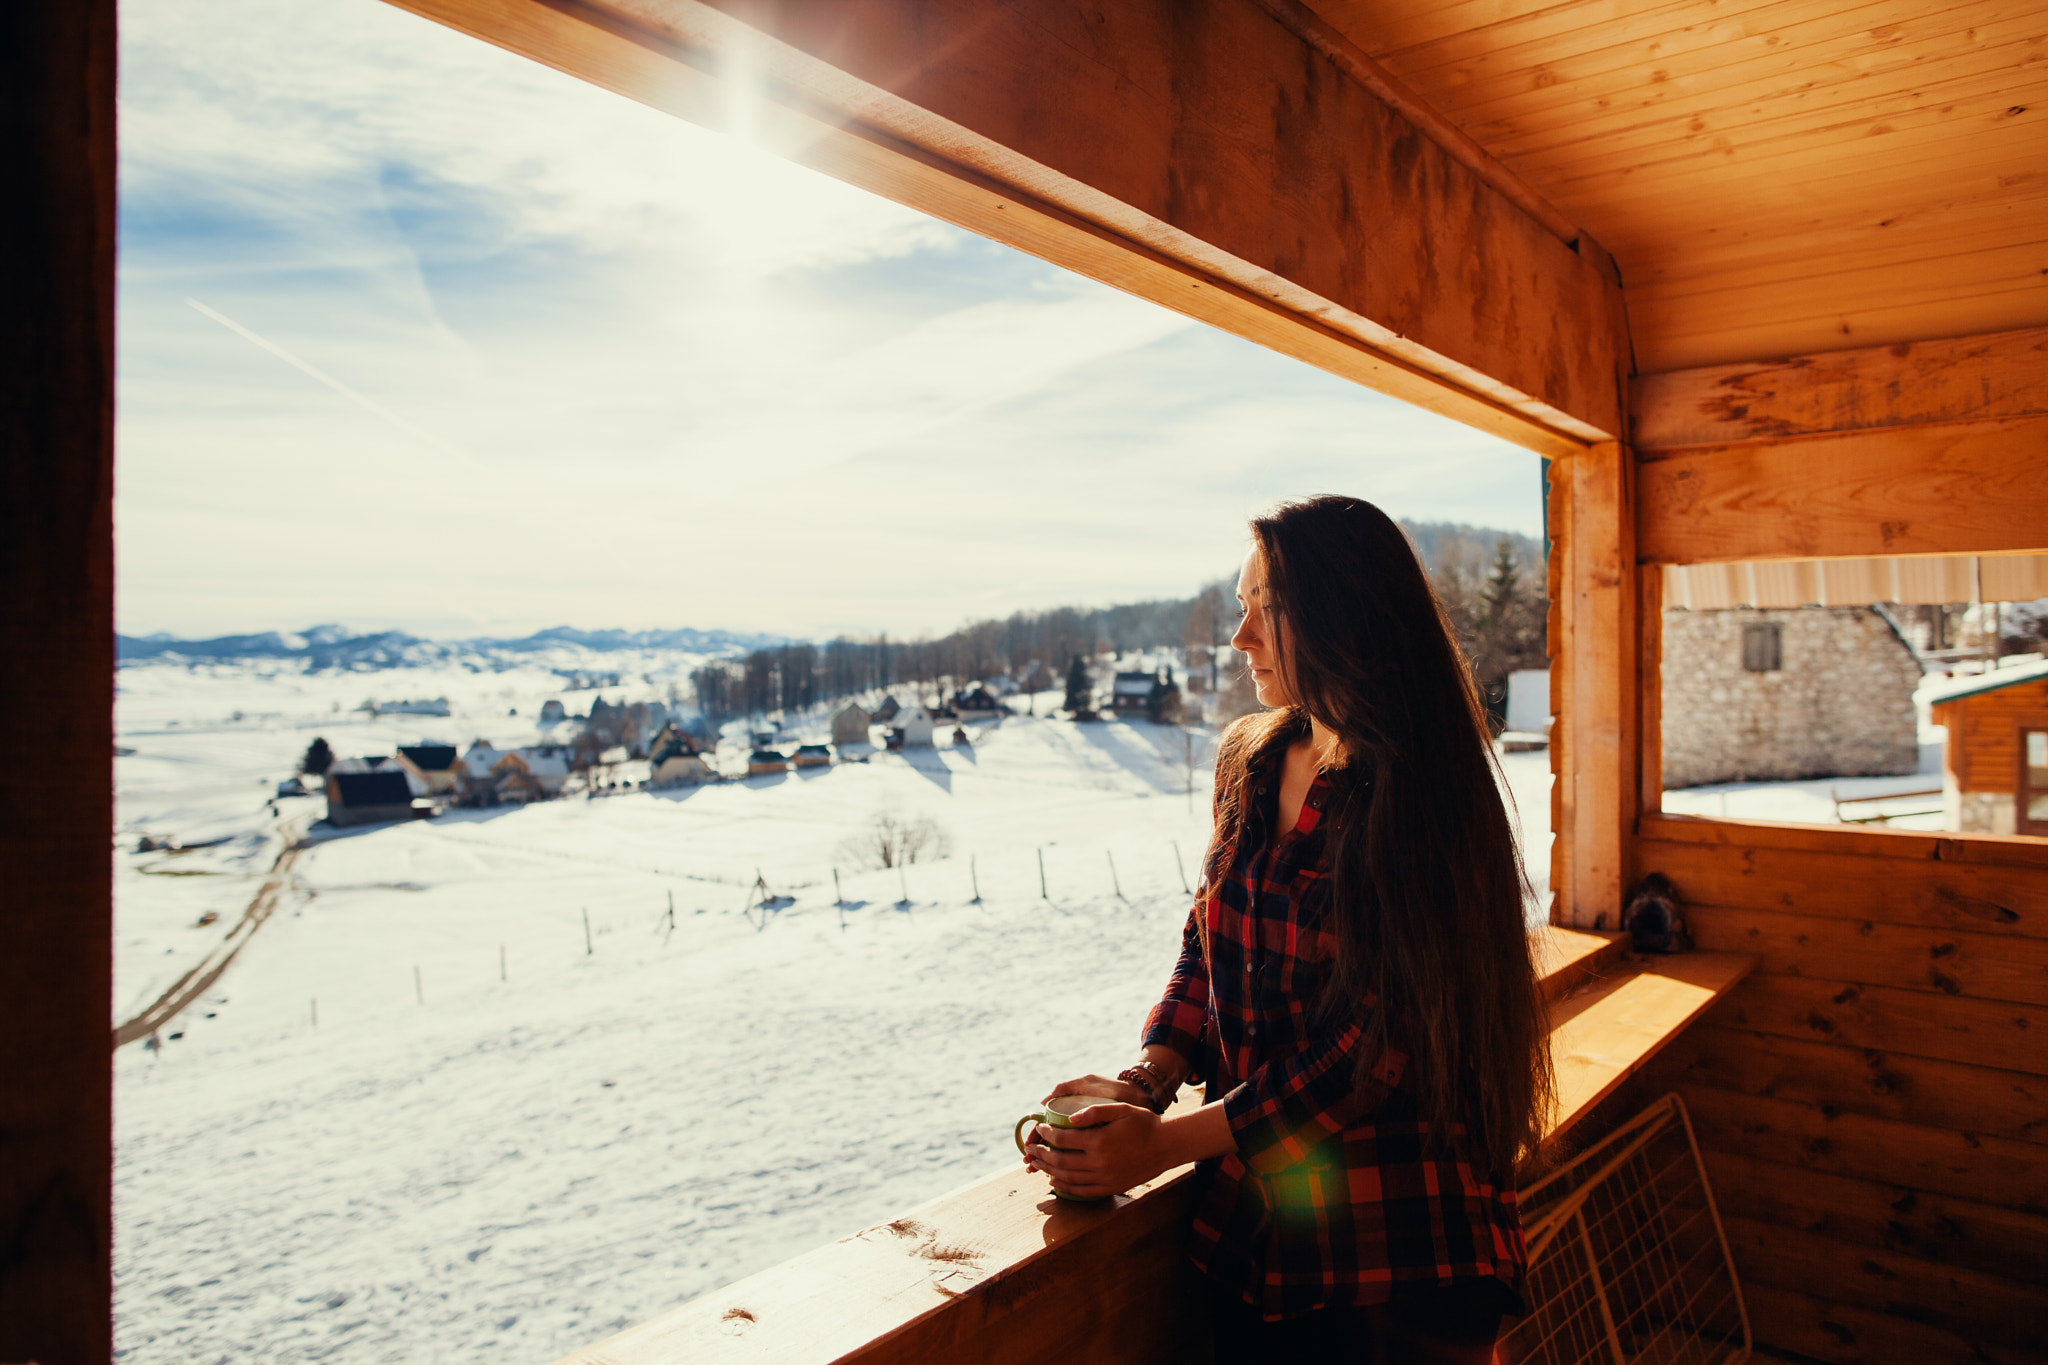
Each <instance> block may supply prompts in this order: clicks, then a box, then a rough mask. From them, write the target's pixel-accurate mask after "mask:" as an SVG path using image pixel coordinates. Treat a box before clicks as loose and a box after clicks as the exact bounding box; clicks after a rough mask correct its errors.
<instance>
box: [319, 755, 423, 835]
mask: <svg viewBox="0 0 2048 1365" xmlns="http://www.w3.org/2000/svg"><path fill="white" fill-rule="evenodd" d="M340 766H341V765H340V764H339V763H337V764H335V766H334V768H330V769H328V770H327V823H328V824H330V825H370V824H376V823H378V822H379V821H383V820H410V819H412V817H413V805H412V784H411V783H410V782H408V781H406V775H405V773H404V771H403V770H402V769H400V768H398V767H397V766H396V765H389V766H386V767H383V768H381V769H379V770H377V771H375V772H337V771H336V769H338V768H339V767H340Z"/></svg>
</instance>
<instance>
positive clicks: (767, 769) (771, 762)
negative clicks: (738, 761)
mask: <svg viewBox="0 0 2048 1365" xmlns="http://www.w3.org/2000/svg"><path fill="white" fill-rule="evenodd" d="M788 771H789V760H788V759H787V758H784V757H783V756H782V754H781V753H780V752H779V751H777V750H774V749H756V750H754V752H752V753H750V754H748V755H747V776H748V777H765V776H767V775H768V774H770V773H786V772H788Z"/></svg>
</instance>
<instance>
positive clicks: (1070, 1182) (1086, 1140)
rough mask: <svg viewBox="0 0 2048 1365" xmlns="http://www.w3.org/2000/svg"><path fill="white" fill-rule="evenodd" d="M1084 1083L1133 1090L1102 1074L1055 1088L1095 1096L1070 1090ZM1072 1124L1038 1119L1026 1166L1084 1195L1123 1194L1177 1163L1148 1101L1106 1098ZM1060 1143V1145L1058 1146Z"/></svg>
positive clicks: (1057, 1186)
mask: <svg viewBox="0 0 2048 1365" xmlns="http://www.w3.org/2000/svg"><path fill="white" fill-rule="evenodd" d="M1086 1082H1097V1083H1100V1084H1102V1085H1105V1086H1117V1087H1121V1088H1122V1089H1124V1090H1128V1091H1135V1090H1136V1089H1137V1087H1136V1086H1133V1085H1130V1084H1129V1083H1127V1082H1123V1081H1105V1080H1103V1078H1102V1077H1100V1076H1090V1077H1084V1078H1083V1080H1082V1081H1080V1082H1075V1081H1069V1082H1067V1083H1066V1084H1065V1085H1062V1086H1061V1087H1060V1088H1059V1090H1058V1091H1057V1092H1055V1093H1057V1094H1061V1095H1093V1094H1095V1093H1097V1092H1095V1091H1093V1090H1087V1089H1069V1088H1068V1087H1070V1086H1078V1085H1081V1084H1084V1083H1086ZM1073 1118H1074V1124H1075V1126H1074V1127H1072V1128H1049V1127H1047V1126H1046V1125H1045V1124H1042V1123H1041V1124H1038V1125H1036V1126H1035V1127H1033V1128H1032V1130H1031V1138H1030V1140H1029V1141H1027V1142H1026V1143H1025V1144H1024V1168H1025V1169H1026V1170H1031V1171H1044V1172H1045V1173H1046V1175H1047V1176H1048V1177H1049V1178H1050V1179H1051V1180H1052V1183H1053V1187H1054V1188H1055V1189H1058V1190H1060V1191H1062V1192H1064V1193H1066V1194H1071V1195H1077V1196H1079V1197H1080V1198H1083V1199H1099V1198H1101V1197H1102V1196H1104V1195H1110V1194H1121V1193H1123V1192H1124V1191H1125V1190H1128V1189H1130V1188H1131V1187H1132V1186H1133V1185H1142V1184H1144V1183H1145V1182H1146V1181H1148V1180H1150V1179H1151V1178H1152V1177H1153V1176H1155V1175H1158V1174H1159V1173H1160V1172H1161V1171H1163V1170H1165V1169H1166V1168H1167V1167H1169V1166H1175V1165H1178V1164H1179V1161H1178V1160H1176V1159H1175V1158H1174V1157H1173V1156H1172V1154H1171V1153H1170V1151H1169V1150H1168V1144H1167V1143H1165V1142H1163V1141H1162V1140H1161V1138H1162V1134H1163V1130H1164V1128H1165V1124H1164V1123H1163V1122H1162V1121H1161V1120H1160V1117H1159V1115H1157V1114H1155V1113H1153V1112H1152V1110H1151V1108H1150V1106H1149V1104H1147V1103H1145V1102H1143V1101H1140V1102H1139V1103H1137V1104H1129V1103H1119V1102H1116V1101H1114V1100H1111V1099H1108V1098H1105V1100H1104V1102H1103V1103H1101V1104H1092V1105H1090V1106H1088V1107H1087V1108H1086V1109H1083V1110H1081V1111H1080V1112H1079V1113H1077V1114H1075V1115H1074V1116H1073ZM1055 1143H1057V1144H1058V1146H1057V1147H1056V1146H1054V1144H1055Z"/></svg>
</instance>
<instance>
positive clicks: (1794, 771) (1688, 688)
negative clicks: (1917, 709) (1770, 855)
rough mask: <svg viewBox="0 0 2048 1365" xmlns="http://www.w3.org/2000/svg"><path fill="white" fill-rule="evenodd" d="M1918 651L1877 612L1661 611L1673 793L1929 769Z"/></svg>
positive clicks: (1667, 759)
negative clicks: (1924, 758)
mask: <svg viewBox="0 0 2048 1365" xmlns="http://www.w3.org/2000/svg"><path fill="white" fill-rule="evenodd" d="M1921 676H1922V670H1921V667H1920V661H1919V659H1918V658H1917V657H1916V656H1915V655H1914V653H1913V648H1912V646H1911V645H1909V644H1907V643H1906V640H1905V638H1904V637H1903V636H1901V635H1900V634H1899V633H1898V631H1897V630H1895V629H1894V628H1893V626H1892V624H1891V622H1890V621H1889V620H1887V619H1886V618H1885V617H1884V616H1883V615H1881V614H1880V613H1878V612H1877V611H1874V610H1872V609H1871V608H1869V607H1791V608H1781V609H1765V610H1758V609H1751V608H1731V609H1727V610H1715V611H1685V610H1681V609H1674V610H1671V611H1667V612H1665V613H1664V665H1663V697H1664V705H1663V712H1662V715H1663V721H1662V723H1663V730H1664V785H1665V786H1666V787H1669V788H1677V787H1698V786H1705V785H1707V784H1709V783H1715V782H1771V781H1795V780H1798V779H1801V778H1809V777H1876V776H1881V775H1889V774H1898V773H1910V772H1914V771H1916V770H1917V769H1918V768H1919V766H1920V741H1919V727H1918V723H1917V721H1916V720H1915V718H1914V712H1913V690H1914V689H1915V688H1916V687H1918V686H1919V685H1920V679H1921Z"/></svg>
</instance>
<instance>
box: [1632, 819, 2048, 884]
mask: <svg viewBox="0 0 2048 1365" xmlns="http://www.w3.org/2000/svg"><path fill="white" fill-rule="evenodd" d="M1642 834H1643V838H1644V839H1647V840H1657V841H1662V842H1669V843H1679V844H1697V845H1700V846H1702V847H1706V848H1721V849H1732V850H1736V851H1740V850H1742V849H1751V848H1759V849H1761V848H1771V849H1801V850H1806V851H1809V852H1814V853H1852V854H1859V855H1862V856H1865V857H1871V858H1880V859H1884V860H1886V861H1890V860H1892V859H1900V858H1908V859H1910V858H1924V859H1933V860H1938V861H1941V862H1956V863H1971V864H1978V865H1983V866H1987V867H2019V868H2041V869H2048V843H2043V842H2042V841H2041V840H2039V839H2022V838H2019V837H2017V836H2014V835H2009V834H1972V835H1968V836H1958V835H1954V834H1939V833H1928V832H1925V831H1921V830H1909V829H1871V828H1868V827H1856V828H1850V827H1848V826H1845V825H1810V824H1797V823H1794V822H1792V821H1788V820H1710V819H1706V818H1703V817H1699V816H1692V815H1661V814H1652V815H1645V816H1644V817H1643V826H1642ZM1888 872H1889V870H1887V872H1886V873H1877V872H1873V873H1872V874H1871V875H1872V878H1873V879H1875V878H1877V877H1880V876H1883V875H1888Z"/></svg>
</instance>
